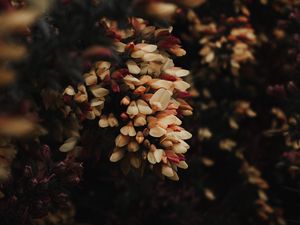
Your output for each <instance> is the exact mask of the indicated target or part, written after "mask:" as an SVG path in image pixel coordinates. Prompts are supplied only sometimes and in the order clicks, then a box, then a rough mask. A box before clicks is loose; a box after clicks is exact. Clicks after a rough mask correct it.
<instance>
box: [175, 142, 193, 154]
mask: <svg viewBox="0 0 300 225" xmlns="http://www.w3.org/2000/svg"><path fill="white" fill-rule="evenodd" d="M189 148H190V146H189V145H188V144H187V143H186V142H184V141H182V140H180V143H176V144H174V145H173V148H172V149H173V151H174V152H176V153H178V154H184V153H186V152H187V150H188V149H189Z"/></svg>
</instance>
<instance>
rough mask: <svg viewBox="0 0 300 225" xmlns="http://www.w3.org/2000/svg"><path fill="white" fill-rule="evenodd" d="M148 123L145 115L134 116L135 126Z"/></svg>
mask: <svg viewBox="0 0 300 225" xmlns="http://www.w3.org/2000/svg"><path fill="white" fill-rule="evenodd" d="M146 124H147V121H146V118H145V116H142V115H137V116H136V117H135V118H134V126H135V127H142V126H145V125H146Z"/></svg>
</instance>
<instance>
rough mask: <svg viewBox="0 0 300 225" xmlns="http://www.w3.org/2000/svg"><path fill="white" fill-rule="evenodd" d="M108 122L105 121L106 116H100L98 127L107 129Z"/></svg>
mask: <svg viewBox="0 0 300 225" xmlns="http://www.w3.org/2000/svg"><path fill="white" fill-rule="evenodd" d="M108 125H109V124H108V120H107V116H105V115H102V116H101V118H100V120H99V127H102V128H105V127H108Z"/></svg>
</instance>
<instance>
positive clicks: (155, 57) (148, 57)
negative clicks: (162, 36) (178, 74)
mask: <svg viewBox="0 0 300 225" xmlns="http://www.w3.org/2000/svg"><path fill="white" fill-rule="evenodd" d="M142 59H143V60H144V61H146V62H153V61H159V62H162V61H163V60H164V57H163V56H162V55H160V54H157V53H146V54H144V56H143V57H142Z"/></svg>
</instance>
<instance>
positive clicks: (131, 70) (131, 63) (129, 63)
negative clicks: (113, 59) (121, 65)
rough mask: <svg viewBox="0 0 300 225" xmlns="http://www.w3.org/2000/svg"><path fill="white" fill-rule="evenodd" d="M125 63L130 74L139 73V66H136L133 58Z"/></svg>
mask: <svg viewBox="0 0 300 225" xmlns="http://www.w3.org/2000/svg"><path fill="white" fill-rule="evenodd" d="M126 65H127V68H128V70H129V73H131V74H139V73H140V72H141V69H140V67H138V65H137V64H136V62H135V61H133V60H129V61H127V63H126Z"/></svg>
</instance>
